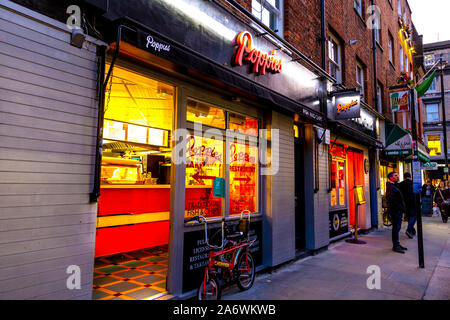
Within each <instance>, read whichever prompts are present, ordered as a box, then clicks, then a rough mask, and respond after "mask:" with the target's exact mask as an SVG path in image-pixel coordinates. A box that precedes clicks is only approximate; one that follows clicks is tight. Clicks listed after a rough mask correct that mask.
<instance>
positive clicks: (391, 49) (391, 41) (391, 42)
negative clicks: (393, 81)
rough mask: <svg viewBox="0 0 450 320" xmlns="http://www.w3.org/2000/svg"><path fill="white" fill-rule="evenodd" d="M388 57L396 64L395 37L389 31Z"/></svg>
mask: <svg viewBox="0 0 450 320" xmlns="http://www.w3.org/2000/svg"><path fill="white" fill-rule="evenodd" d="M388 50H389V53H388V55H389V56H388V58H389V61H390V62H391V63H392V64H394V37H393V36H392V34H391V33H390V32H389V31H388Z"/></svg>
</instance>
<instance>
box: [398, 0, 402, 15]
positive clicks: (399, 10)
mask: <svg viewBox="0 0 450 320" xmlns="http://www.w3.org/2000/svg"><path fill="white" fill-rule="evenodd" d="M397 12H398V16H399V17H400V18H401V17H402V2H401V0H397Z"/></svg>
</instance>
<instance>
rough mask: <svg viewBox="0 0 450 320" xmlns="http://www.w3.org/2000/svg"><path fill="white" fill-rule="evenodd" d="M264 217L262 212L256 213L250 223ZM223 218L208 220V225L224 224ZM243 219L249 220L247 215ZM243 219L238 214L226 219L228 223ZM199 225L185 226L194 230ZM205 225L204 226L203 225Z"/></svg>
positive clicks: (187, 223) (187, 224)
mask: <svg viewBox="0 0 450 320" xmlns="http://www.w3.org/2000/svg"><path fill="white" fill-rule="evenodd" d="M262 216H263V214H262V213H260V212H255V213H252V214H251V216H250V223H252V221H254V220H255V219H259V218H261V217H262ZM222 218H223V217H214V218H207V220H208V224H218V223H220V222H222ZM243 218H245V219H247V215H244V216H243ZM240 219H241V215H240V214H236V215H233V216H228V217H226V222H230V221H239V220H240ZM199 225H200V224H199V223H190V222H185V223H184V226H185V227H187V228H193V227H197V226H199ZM201 225H203V224H201Z"/></svg>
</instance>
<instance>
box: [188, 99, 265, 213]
mask: <svg viewBox="0 0 450 320" xmlns="http://www.w3.org/2000/svg"><path fill="white" fill-rule="evenodd" d="M187 106H188V112H187V120H188V121H191V122H201V123H202V124H206V125H208V126H210V127H215V128H218V129H219V133H220V134H221V136H220V137H214V136H208V137H200V136H197V135H191V136H189V137H188V139H187V159H188V160H189V161H188V163H187V164H186V205H185V210H186V211H185V215H186V217H192V216H197V215H203V216H205V217H208V218H212V217H218V216H222V215H223V214H225V215H235V214H240V213H241V212H242V211H243V210H249V211H250V212H252V213H255V212H257V211H258V190H259V188H258V184H259V181H258V175H259V171H258V144H257V138H256V137H257V136H258V120H257V119H255V118H252V117H249V116H246V115H242V114H238V113H236V112H230V111H226V109H224V108H220V107H213V106H211V105H210V104H207V103H203V102H197V101H195V100H193V99H188V102H187ZM199 112H203V113H204V116H202V117H198V116H197V114H198V113H199ZM212 114H214V116H211V115H212ZM224 129H226V130H224ZM206 130H208V129H207V128H204V131H205V134H206V133H207V131H206ZM227 132H228V133H231V134H233V137H232V138H228V140H227ZM227 148H228V151H229V152H228V155H227V153H226V152H225V150H226V149H227ZM226 156H228V157H229V158H228V159H225V157H226ZM226 160H228V161H226ZM226 174H227V176H226ZM226 181H228V183H229V188H225V183H226ZM220 184H223V189H220V188H219V189H217V187H218V186H219V185H220ZM215 188H216V189H215ZM217 190H223V192H224V193H223V194H222V196H220V195H218V194H217ZM226 190H227V191H228V193H227V192H226ZM224 201H226V202H227V203H229V206H227V208H228V210H225V206H224V205H223V204H224V203H225V202H224Z"/></svg>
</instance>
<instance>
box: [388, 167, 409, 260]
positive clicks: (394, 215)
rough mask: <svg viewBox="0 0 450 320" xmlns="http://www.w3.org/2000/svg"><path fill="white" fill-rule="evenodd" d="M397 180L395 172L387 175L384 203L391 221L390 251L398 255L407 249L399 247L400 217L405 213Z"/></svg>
mask: <svg viewBox="0 0 450 320" xmlns="http://www.w3.org/2000/svg"><path fill="white" fill-rule="evenodd" d="M398 180H399V177H398V174H397V172H390V173H389V174H388V182H386V201H387V206H388V213H389V215H390V216H391V220H392V250H393V251H395V252H398V253H405V251H406V250H408V249H407V248H405V247H403V246H401V245H400V240H399V232H400V229H401V227H402V216H403V212H404V211H405V201H404V200H403V195H402V192H401V191H400V189H399V188H398V185H397V182H398Z"/></svg>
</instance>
